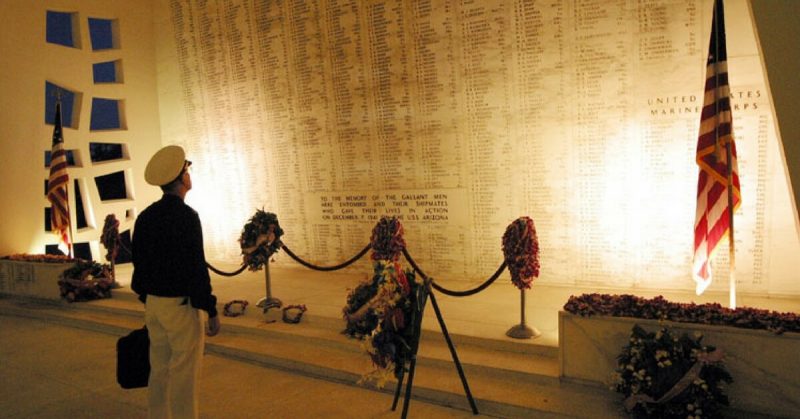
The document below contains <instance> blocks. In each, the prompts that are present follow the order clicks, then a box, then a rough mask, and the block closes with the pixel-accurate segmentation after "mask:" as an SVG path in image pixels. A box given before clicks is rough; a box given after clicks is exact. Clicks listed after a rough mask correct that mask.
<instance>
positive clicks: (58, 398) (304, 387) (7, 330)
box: [0, 265, 800, 418]
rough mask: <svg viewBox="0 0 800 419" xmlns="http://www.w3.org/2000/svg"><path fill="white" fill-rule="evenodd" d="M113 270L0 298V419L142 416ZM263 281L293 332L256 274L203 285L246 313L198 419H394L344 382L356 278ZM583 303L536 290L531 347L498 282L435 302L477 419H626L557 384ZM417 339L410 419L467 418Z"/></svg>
mask: <svg viewBox="0 0 800 419" xmlns="http://www.w3.org/2000/svg"><path fill="white" fill-rule="evenodd" d="M218 268H220V269H223V270H228V271H232V270H233V269H234V268H235V267H234V266H224V265H223V266H218ZM117 273H118V280H119V282H120V283H121V284H122V285H123V287H122V288H120V289H117V290H115V291H114V297H113V298H111V299H105V300H96V301H92V302H88V303H74V304H67V303H64V302H61V301H56V302H49V303H42V302H38V301H30V300H27V299H18V298H13V297H7V298H0V330H2V332H0V333H2V336H3V338H2V339H1V340H0V364H1V365H2V366H3V368H0V417H15V418H16V417H21V418H34V417H35V418H83V417H102V418H111V417H115V418H116V417H120V418H126V417H145V415H146V405H145V394H146V391H145V390H122V389H120V388H119V387H118V386H117V385H116V382H115V381H114V368H115V365H114V363H115V358H114V357H115V349H114V345H115V342H116V339H117V338H118V337H119V336H121V335H123V334H125V333H126V332H127V331H128V330H131V329H132V328H135V327H138V326H140V325H141V324H142V322H143V315H142V313H143V311H142V310H143V307H142V305H141V304H140V303H139V302H138V301H137V300H136V299H135V295H134V294H133V293H132V292H131V291H130V289H129V283H130V274H131V271H130V265H122V266H119V267H118V271H117ZM270 277H271V281H270V282H271V293H272V295H273V297H276V298H279V299H281V300H282V301H283V303H284V304H305V305H306V306H307V307H308V312H307V313H306V315H305V316H304V317H303V321H302V322H301V323H300V324H297V325H289V324H286V323H283V322H281V321H280V318H279V315H278V314H277V312H276V311H272V312H269V313H268V314H267V315H266V316H265V315H264V314H262V313H261V312H260V310H259V309H257V308H256V307H254V305H255V303H256V302H257V301H258V300H259V299H260V298H261V297H263V296H264V295H265V293H266V290H265V281H264V273H263V272H245V273H243V274H241V275H238V276H234V277H224V276H219V275H213V276H212V285H213V287H214V291H215V294H216V295H217V296H218V297H219V305H220V307H221V306H222V305H223V304H224V303H225V302H228V301H231V300H234V299H240V300H248V301H249V302H250V304H251V306H250V307H249V308H248V309H247V312H246V313H245V315H244V316H241V317H236V318H230V317H223V318H222V324H223V329H222V332H221V333H220V335H218V336H216V337H214V338H211V339H209V340H208V345H207V351H206V352H207V356H206V358H205V366H204V370H203V377H204V379H203V385H202V387H201V396H202V402H201V411H202V414H203V417H206V418H272V417H337V418H338V417H348V418H350V417H353V418H362V417H363V418H371V417H400V409H401V408H398V411H394V412H393V411H391V410H390V407H391V402H392V396H393V388H394V387H393V386H392V384H393V383H390V385H389V386H387V387H388V388H387V389H384V390H376V389H374V388H371V387H363V386H358V385H356V384H355V382H356V381H357V380H358V377H359V376H360V374H362V373H364V372H367V371H368V370H369V369H370V367H371V366H370V362H369V361H368V358H367V357H366V356H365V354H364V353H363V352H362V351H361V349H360V348H359V346H358V342H355V341H352V340H348V339H346V338H345V337H343V336H342V335H341V334H340V333H339V330H341V328H342V325H343V324H342V321H341V309H342V306H343V305H344V301H345V298H346V295H347V292H348V289H349V288H353V287H355V286H356V285H357V284H358V283H359V282H360V281H361V280H363V279H365V278H366V275H352V274H340V273H333V274H332V273H319V272H315V271H301V270H295V269H279V268H275V267H273V268H272V269H271V271H270ZM440 285H443V286H448V287H452V288H454V289H465V288H470V287H474V286H476V285H477V284H465V283H462V282H456V283H454V284H447V283H446V281H441V282H440ZM583 292H598V290H596V289H594V290H590V289H580V288H576V287H545V286H537V285H534V288H533V290H531V291H529V292H528V293H527V294H526V311H525V313H526V320H527V323H528V324H529V325H531V326H534V327H536V328H537V329H538V330H540V331H541V336H540V337H538V338H536V339H531V340H519V339H511V338H508V337H506V336H505V331H506V330H507V329H508V328H509V327H511V326H513V325H515V324H517V323H519V322H520V310H519V302H520V296H519V295H520V294H519V291H518V290H517V289H516V288H514V287H513V286H512V285H511V284H510V281H509V280H508V278H507V277H506V275H504V276H503V277H501V278H500V279H499V280H498V281H497V282H496V283H495V284H493V285H492V286H491V287H489V288H487V289H486V290H485V291H483V292H481V293H480V294H478V295H475V296H471V297H464V298H455V297H448V296H446V295H441V294H439V293H437V295H436V298H437V300H438V302H439V305H440V307H441V311H442V314H443V318H444V319H445V322H446V326H447V328H448V330H449V332H450V334H451V335H452V337H453V340H454V342H455V344H456V347H457V348H458V356H459V357H460V358H461V362H462V363H463V364H464V370H465V372H466V376H467V377H468V378H469V385H470V386H471V388H472V393H473V394H474V396H475V399H476V400H477V405H478V406H479V407H480V412H481V415H482V416H489V417H537V418H538V417H543V418H547V417H581V418H583V417H585V418H614V417H623V416H624V414H623V412H622V411H621V410H620V407H619V400H618V399H617V397H616V395H615V394H614V393H613V392H611V391H609V390H608V389H606V388H605V387H602V386H587V385H584V384H581V383H569V382H564V381H563V380H560V379H559V367H558V344H559V342H558V321H557V318H558V317H557V316H558V311H559V310H560V309H561V307H562V306H563V305H564V303H565V302H566V301H567V299H568V298H569V296H570V295H573V294H580V293H583ZM600 292H609V293H617V294H620V293H636V294H637V295H641V296H646V297H651V296H655V295H658V294H661V295H664V297H665V298H667V299H670V300H673V301H681V302H688V301H695V302H698V303H702V302H708V301H724V300H725V299H726V296H724V295H714V294H713V293H712V294H707V295H705V296H703V298H702V299H700V298H697V297H695V296H694V295H690V294H686V293H657V292H656V291H647V290H619V289H618V290H603V291H600ZM739 305H740V306H753V307H759V308H768V309H773V310H778V311H793V312H800V302H799V301H796V300H793V299H783V298H765V297H760V298H755V297H749V296H740V297H739ZM423 329H424V335H423V343H422V344H421V346H420V353H419V360H418V374H417V378H416V379H415V382H414V383H415V385H414V393H413V399H412V402H411V403H410V410H409V417H474V416H473V415H472V413H471V412H470V408H469V405H468V404H467V402H466V399H465V396H464V390H463V387H462V383H461V382H459V380H458V377H457V374H456V372H455V370H454V368H453V362H452V355H451V354H450V353H449V351H448V349H447V347H446V345H445V344H444V343H443V339H442V335H441V333H440V329H441V328H440V325H439V323H438V322H437V321H436V318H435V316H434V313H433V310H432V309H431V308H430V305H429V306H428V308H427V309H426V312H425V319H424V321H423Z"/></svg>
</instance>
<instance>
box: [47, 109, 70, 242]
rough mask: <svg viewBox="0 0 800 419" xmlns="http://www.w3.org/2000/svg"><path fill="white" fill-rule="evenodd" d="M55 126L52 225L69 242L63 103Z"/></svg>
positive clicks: (50, 187) (50, 191)
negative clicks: (62, 116) (62, 126)
mask: <svg viewBox="0 0 800 419" xmlns="http://www.w3.org/2000/svg"><path fill="white" fill-rule="evenodd" d="M54 125H55V126H54V128H53V146H52V150H51V151H50V177H49V178H48V180H47V200H48V201H50V205H51V207H50V226H51V228H52V230H53V231H54V232H55V233H56V234H58V235H59V237H60V239H61V241H62V242H63V243H64V244H66V245H67V247H69V246H70V242H69V223H70V221H69V199H68V195H67V185H68V183H69V176H68V175H67V152H66V150H64V138H63V136H62V133H61V104H60V103H58V102H57V103H56V115H55V121H54Z"/></svg>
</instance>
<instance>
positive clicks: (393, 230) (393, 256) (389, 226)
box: [369, 217, 406, 261]
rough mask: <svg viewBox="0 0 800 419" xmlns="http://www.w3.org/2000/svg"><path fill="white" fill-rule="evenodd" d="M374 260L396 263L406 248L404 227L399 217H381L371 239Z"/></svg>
mask: <svg viewBox="0 0 800 419" xmlns="http://www.w3.org/2000/svg"><path fill="white" fill-rule="evenodd" d="M369 245H370V248H372V255H371V258H372V260H391V261H396V260H397V259H399V258H400V254H401V253H402V252H403V249H405V247H406V241H405V240H404V239H403V225H402V224H401V223H400V220H398V219H397V217H381V219H380V221H378V223H377V224H375V227H374V228H373V229H372V235H371V236H370V239H369Z"/></svg>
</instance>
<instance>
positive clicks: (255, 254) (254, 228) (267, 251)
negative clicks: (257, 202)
mask: <svg viewBox="0 0 800 419" xmlns="http://www.w3.org/2000/svg"><path fill="white" fill-rule="evenodd" d="M281 236H283V229H281V226H280V224H278V217H277V216H276V215H275V214H273V213H271V212H264V210H263V209H260V210H257V211H256V213H255V214H253V216H252V217H250V220H249V221H248V222H247V224H245V225H244V227H243V228H242V234H241V236H239V245H240V247H241V249H242V256H243V262H244V264H246V265H247V267H248V269H249V270H251V271H257V270H259V269H261V267H262V266H264V264H265V263H267V261H268V260H269V258H270V257H271V256H272V255H273V254H275V252H277V251H278V249H280V248H281V246H282V245H283V243H281Z"/></svg>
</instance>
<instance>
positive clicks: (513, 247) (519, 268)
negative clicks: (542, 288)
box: [503, 217, 539, 290]
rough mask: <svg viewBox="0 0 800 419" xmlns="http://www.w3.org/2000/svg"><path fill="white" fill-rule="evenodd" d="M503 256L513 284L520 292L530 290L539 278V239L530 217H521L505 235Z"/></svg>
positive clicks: (510, 226) (509, 226)
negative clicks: (535, 279)
mask: <svg viewBox="0 0 800 419" xmlns="http://www.w3.org/2000/svg"><path fill="white" fill-rule="evenodd" d="M503 255H504V256H505V260H506V265H507V266H508V270H509V272H510V273H511V282H513V283H514V285H516V287H517V288H519V289H520V290H524V289H528V288H530V287H531V284H532V283H533V278H538V277H539V239H538V238H537V237H536V227H535V226H534V225H533V220H532V219H530V218H529V217H520V218H517V219H516V220H514V221H513V222H512V223H511V224H509V225H508V227H507V228H506V232H505V234H503Z"/></svg>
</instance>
